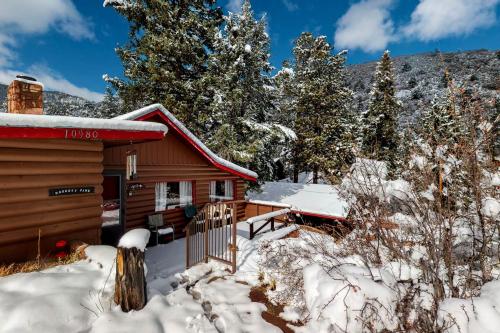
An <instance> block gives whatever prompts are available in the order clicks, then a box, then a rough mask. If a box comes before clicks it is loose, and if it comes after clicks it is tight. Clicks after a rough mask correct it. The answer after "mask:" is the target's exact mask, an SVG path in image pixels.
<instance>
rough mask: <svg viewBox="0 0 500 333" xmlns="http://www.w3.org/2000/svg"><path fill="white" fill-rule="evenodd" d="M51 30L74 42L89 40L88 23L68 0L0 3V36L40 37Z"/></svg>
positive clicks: (9, 0)
mask: <svg viewBox="0 0 500 333" xmlns="http://www.w3.org/2000/svg"><path fill="white" fill-rule="evenodd" d="M50 28H54V29H56V30H57V31H60V32H62V33H64V34H67V35H69V36H70V37H72V38H74V39H93V38H94V33H93V31H92V29H91V25H90V23H89V22H88V21H87V20H86V19H84V18H83V17H82V16H81V15H80V13H79V12H78V11H77V9H76V8H75V6H74V5H73V2H71V1H68V0H2V1H0V29H1V30H2V32H3V33H6V32H7V33H16V34H19V33H24V34H43V33H45V32H47V31H48V30H49V29H50Z"/></svg>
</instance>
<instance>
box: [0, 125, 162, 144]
mask: <svg viewBox="0 0 500 333" xmlns="http://www.w3.org/2000/svg"><path fill="white" fill-rule="evenodd" d="M164 136H165V134H164V133H163V132H162V131H135V130H113V129H101V128H59V127H58V128H48V127H9V126H0V139H13V138H23V139H72V140H73V139H74V140H89V141H95V140H161V139H163V137H164Z"/></svg>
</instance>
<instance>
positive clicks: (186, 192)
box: [155, 181, 193, 212]
mask: <svg viewBox="0 0 500 333" xmlns="http://www.w3.org/2000/svg"><path fill="white" fill-rule="evenodd" d="M192 203H193V184H192V182H190V181H181V182H162V183H156V185H155V211H157V212H159V211H163V210H167V209H174V208H180V207H184V206H187V205H191V204H192Z"/></svg>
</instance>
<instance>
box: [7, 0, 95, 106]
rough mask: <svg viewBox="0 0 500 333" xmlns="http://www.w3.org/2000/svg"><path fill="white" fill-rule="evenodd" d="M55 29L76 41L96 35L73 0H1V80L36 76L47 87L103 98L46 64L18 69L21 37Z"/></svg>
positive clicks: (78, 94) (85, 96)
mask: <svg viewBox="0 0 500 333" xmlns="http://www.w3.org/2000/svg"><path fill="white" fill-rule="evenodd" d="M51 29H54V30H56V31H58V32H60V33H62V34H65V35H68V36H69V37H71V38H73V39H76V40H81V39H90V40H93V39H94V38H95V35H94V32H93V30H92V25H91V24H90V22H89V21H87V20H86V19H85V18H84V17H82V16H81V14H80V13H79V12H78V10H77V9H76V7H75V6H74V5H73V2H72V1H70V0H0V83H4V84H9V83H10V82H11V81H12V79H14V78H15V76H16V75H17V74H27V75H30V76H34V77H36V78H37V79H38V80H39V81H40V82H42V83H43V84H44V86H45V88H46V89H47V90H57V91H61V92H65V93H67V94H71V95H75V96H80V97H83V98H86V99H88V100H91V101H99V100H102V98H103V95H102V94H100V93H97V92H93V91H91V90H89V89H87V88H83V87H79V86H77V85H75V84H73V83H71V82H69V81H68V80H66V79H65V78H63V77H62V76H61V75H60V74H59V73H56V72H54V71H52V70H50V69H49V68H48V67H46V66H40V65H34V66H30V67H28V68H27V69H26V70H21V69H18V68H15V67H18V64H17V63H16V61H15V59H16V51H15V47H16V46H17V43H16V40H17V37H18V36H22V35H41V34H44V33H47V32H48V31H49V30H51ZM34 52H36V51H34Z"/></svg>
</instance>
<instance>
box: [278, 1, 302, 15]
mask: <svg viewBox="0 0 500 333" xmlns="http://www.w3.org/2000/svg"><path fill="white" fill-rule="evenodd" d="M281 2H283V4H284V5H285V7H286V9H288V11H290V12H293V11H296V10H297V9H299V5H298V4H297V3H295V2H293V1H292V0H281Z"/></svg>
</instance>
